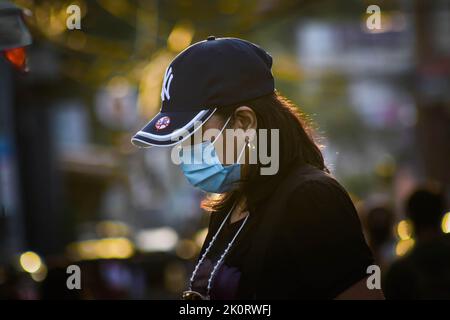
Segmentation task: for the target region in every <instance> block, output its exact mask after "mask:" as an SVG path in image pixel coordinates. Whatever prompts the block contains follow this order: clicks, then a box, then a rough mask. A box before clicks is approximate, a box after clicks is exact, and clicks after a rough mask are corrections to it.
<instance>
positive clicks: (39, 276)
mask: <svg viewBox="0 0 450 320" xmlns="http://www.w3.org/2000/svg"><path fill="white" fill-rule="evenodd" d="M47 272H48V270H47V266H46V265H45V264H42V265H41V267H40V268H39V269H38V270H37V271H36V272H33V273H32V274H31V278H32V279H33V280H34V281H36V282H42V281H44V280H45V278H46V277H47Z"/></svg>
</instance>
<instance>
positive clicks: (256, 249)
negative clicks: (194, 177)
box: [246, 165, 317, 299]
mask: <svg viewBox="0 0 450 320" xmlns="http://www.w3.org/2000/svg"><path fill="white" fill-rule="evenodd" d="M315 170H317V169H315V168H314V167H312V166H310V165H302V166H299V167H297V168H295V169H294V170H293V171H291V172H290V173H289V174H288V176H287V177H286V178H284V180H282V182H281V183H280V184H279V185H278V187H277V188H276V190H275V192H274V193H273V194H272V196H271V197H270V200H269V201H268V202H267V203H269V205H268V206H267V207H266V208H265V209H264V210H263V211H262V212H261V214H262V215H261V217H259V221H258V224H257V226H256V230H255V234H254V236H253V237H254V238H253V239H252V240H251V241H252V245H251V247H250V251H249V257H251V258H250V259H251V264H249V265H248V269H247V270H246V272H247V277H248V278H247V279H246V280H247V281H248V284H249V287H248V290H250V288H254V290H253V292H249V293H247V294H246V295H247V296H248V295H251V298H252V299H256V298H257V294H258V292H260V291H259V286H260V285H262V284H263V282H264V281H263V279H260V277H261V273H262V268H263V266H264V259H265V256H266V252H267V247H268V244H269V242H270V241H271V239H272V233H273V230H274V226H276V225H277V222H278V219H279V217H280V216H281V214H280V213H282V212H284V211H285V210H286V209H287V208H286V206H287V202H288V200H289V197H290V195H291V194H292V192H293V191H294V190H295V189H296V188H297V187H298V186H299V185H300V184H301V183H302V182H303V181H305V180H306V178H307V176H308V173H311V172H313V173H314V171H315ZM258 215H259V214H258Z"/></svg>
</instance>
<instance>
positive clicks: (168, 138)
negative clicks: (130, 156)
mask: <svg viewBox="0 0 450 320" xmlns="http://www.w3.org/2000/svg"><path fill="white" fill-rule="evenodd" d="M271 67H272V57H271V56H270V55H269V54H268V53H267V52H266V51H264V50H263V49H262V48H260V47H259V46H257V45H255V44H253V43H251V42H249V41H246V40H242V39H237V38H216V37H214V36H210V37H208V38H207V40H204V41H200V42H197V43H195V44H193V45H191V46H190V47H188V48H186V49H185V50H184V51H182V52H181V53H180V54H178V55H177V56H176V57H175V59H174V60H173V61H172V62H171V63H170V65H169V66H168V67H167V69H166V72H165V75H164V80H163V84H162V89H161V110H160V112H159V113H158V114H157V115H156V116H155V117H154V118H153V119H152V120H150V122H149V123H148V124H147V125H146V126H145V127H143V128H142V129H141V130H140V131H139V132H137V133H136V134H135V135H134V137H133V138H132V139H131V141H132V143H133V144H134V145H136V146H138V147H149V146H173V145H175V144H177V143H179V142H181V141H183V140H185V139H187V138H188V137H189V136H190V135H192V134H193V133H194V132H195V131H196V130H197V129H199V128H200V127H201V125H202V124H203V123H205V122H206V121H207V120H208V119H209V118H210V117H211V116H212V115H213V114H214V112H216V111H217V110H218V109H220V108H222V107H225V106H228V105H232V104H235V103H239V102H243V101H247V100H251V99H254V98H258V97H261V96H264V95H267V94H270V93H273V92H274V90H275V84H274V79H273V75H272V72H271Z"/></svg>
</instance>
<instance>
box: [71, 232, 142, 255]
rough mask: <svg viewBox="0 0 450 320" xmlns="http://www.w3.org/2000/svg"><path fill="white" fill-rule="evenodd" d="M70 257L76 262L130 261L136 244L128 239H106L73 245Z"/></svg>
mask: <svg viewBox="0 0 450 320" xmlns="http://www.w3.org/2000/svg"><path fill="white" fill-rule="evenodd" d="M68 251H69V255H70V256H71V258H72V259H75V260H95V259H128V258H130V257H131V256H132V255H133V254H134V252H135V248H134V244H133V243H132V242H131V241H130V240H129V239H127V238H123V237H118V238H105V239H98V240H97V239H96V240H85V241H80V242H77V243H72V244H71V245H69V247H68Z"/></svg>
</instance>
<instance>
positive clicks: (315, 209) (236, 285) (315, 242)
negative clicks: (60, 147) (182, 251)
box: [132, 37, 382, 299]
mask: <svg viewBox="0 0 450 320" xmlns="http://www.w3.org/2000/svg"><path fill="white" fill-rule="evenodd" d="M271 67H272V58H271V56H270V55H269V54H268V53H267V52H265V51H264V50H263V49H261V48H260V47H258V46H256V45H254V44H252V43H250V42H247V41H244V40H241V39H236V38H215V37H209V38H208V39H207V40H205V41H201V42H199V43H196V44H194V45H192V46H191V47H189V48H187V49H186V50H185V51H183V52H182V53H180V54H179V55H178V56H177V57H176V58H175V59H174V60H173V61H172V63H171V64H170V66H169V67H168V68H167V71H166V74H165V76H164V81H163V88H162V92H161V100H162V106H161V112H160V113H159V114H158V115H157V116H156V117H155V118H154V119H152V120H151V121H150V122H149V123H148V124H147V125H146V126H145V127H144V128H143V129H142V130H141V131H139V132H138V133H137V134H136V135H135V136H134V137H133V139H132V141H133V143H134V144H136V145H138V146H142V147H146V146H175V145H176V146H181V150H182V152H181V153H180V154H181V159H180V162H181V166H180V167H181V169H182V171H183V173H184V174H185V176H186V178H187V180H188V181H189V182H190V183H192V184H193V185H194V186H196V187H198V188H200V189H201V190H203V191H205V192H209V193H215V195H214V197H207V198H206V199H205V200H204V201H203V204H202V206H203V208H205V209H206V210H208V211H211V216H210V224H209V230H208V235H207V237H206V240H205V243H204V245H203V248H202V250H201V254H200V257H199V259H198V261H197V265H196V267H195V269H194V270H193V273H192V276H191V278H190V283H189V288H188V290H187V291H186V292H185V293H184V294H183V298H184V299H267V298H269V299H301V298H306V299H311V298H312V299H332V298H344V299H345V298H350V299H352V298H361V299H363V298H367V299H370V298H372V299H375V298H382V293H381V291H380V290H369V289H368V288H367V286H366V278H367V276H368V274H367V273H366V270H367V267H368V266H369V265H372V264H373V259H372V255H371V252H370V250H369V249H368V247H367V245H366V242H365V240H364V237H363V235H362V232H361V226H360V222H359V220H358V216H357V214H356V211H355V208H354V206H353V204H352V202H351V200H350V198H349V196H348V194H347V193H346V192H345V190H344V189H343V188H342V187H341V186H340V185H339V184H338V183H337V182H336V180H334V179H333V178H332V177H331V176H330V175H329V174H328V170H327V168H326V166H325V164H324V160H323V156H322V154H321V151H320V149H319V147H318V146H317V145H316V144H315V143H314V141H313V139H312V137H311V132H310V128H309V126H308V124H307V123H306V122H305V121H303V120H302V118H301V117H300V115H299V114H298V113H297V111H296V110H297V108H296V107H295V106H294V105H293V104H292V103H291V102H289V101H288V100H287V99H286V98H284V97H282V96H281V95H280V94H279V93H278V92H276V90H275V86H274V79H273V76H272V73H271ZM264 129H265V130H264ZM210 130H214V132H215V134H214V135H209V134H206V133H207V132H208V131H210ZM267 130H268V131H271V132H275V133H276V134H275V135H270V134H269V135H268V134H267ZM200 131H201V132H202V133H200V134H198V133H199V132H200ZM229 131H231V132H232V133H234V135H232V139H231V140H230V139H223V138H224V137H225V136H226V134H225V133H226V132H229ZM193 136H197V137H198V136H200V139H201V140H199V141H192V139H189V138H192V137H193ZM227 137H228V136H227ZM266 137H270V138H269V139H265V138H266ZM194 140H195V139H194ZM197 140H198V139H197ZM180 142H181V144H180ZM230 144H232V146H231V147H230ZM227 145H228V146H227ZM264 147H265V148H268V149H269V150H268V151H269V153H268V154H270V156H271V160H273V161H271V163H267V161H263V160H267V158H264V159H263V157H262V156H261V155H262V154H264V153H261V152H256V154H257V157H256V161H253V162H252V161H250V158H251V154H252V153H251V151H252V150H254V149H257V148H259V149H260V150H261V149H264ZM230 152H231V153H233V155H232V156H231V157H230V156H229V154H230ZM198 155H200V156H198ZM274 163H277V166H276V170H275V171H274V170H272V171H270V172H271V174H263V172H267V171H264V170H263V169H264V168H266V169H267V168H268V167H270V166H271V165H273V164H274ZM217 194H218V195H217Z"/></svg>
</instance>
